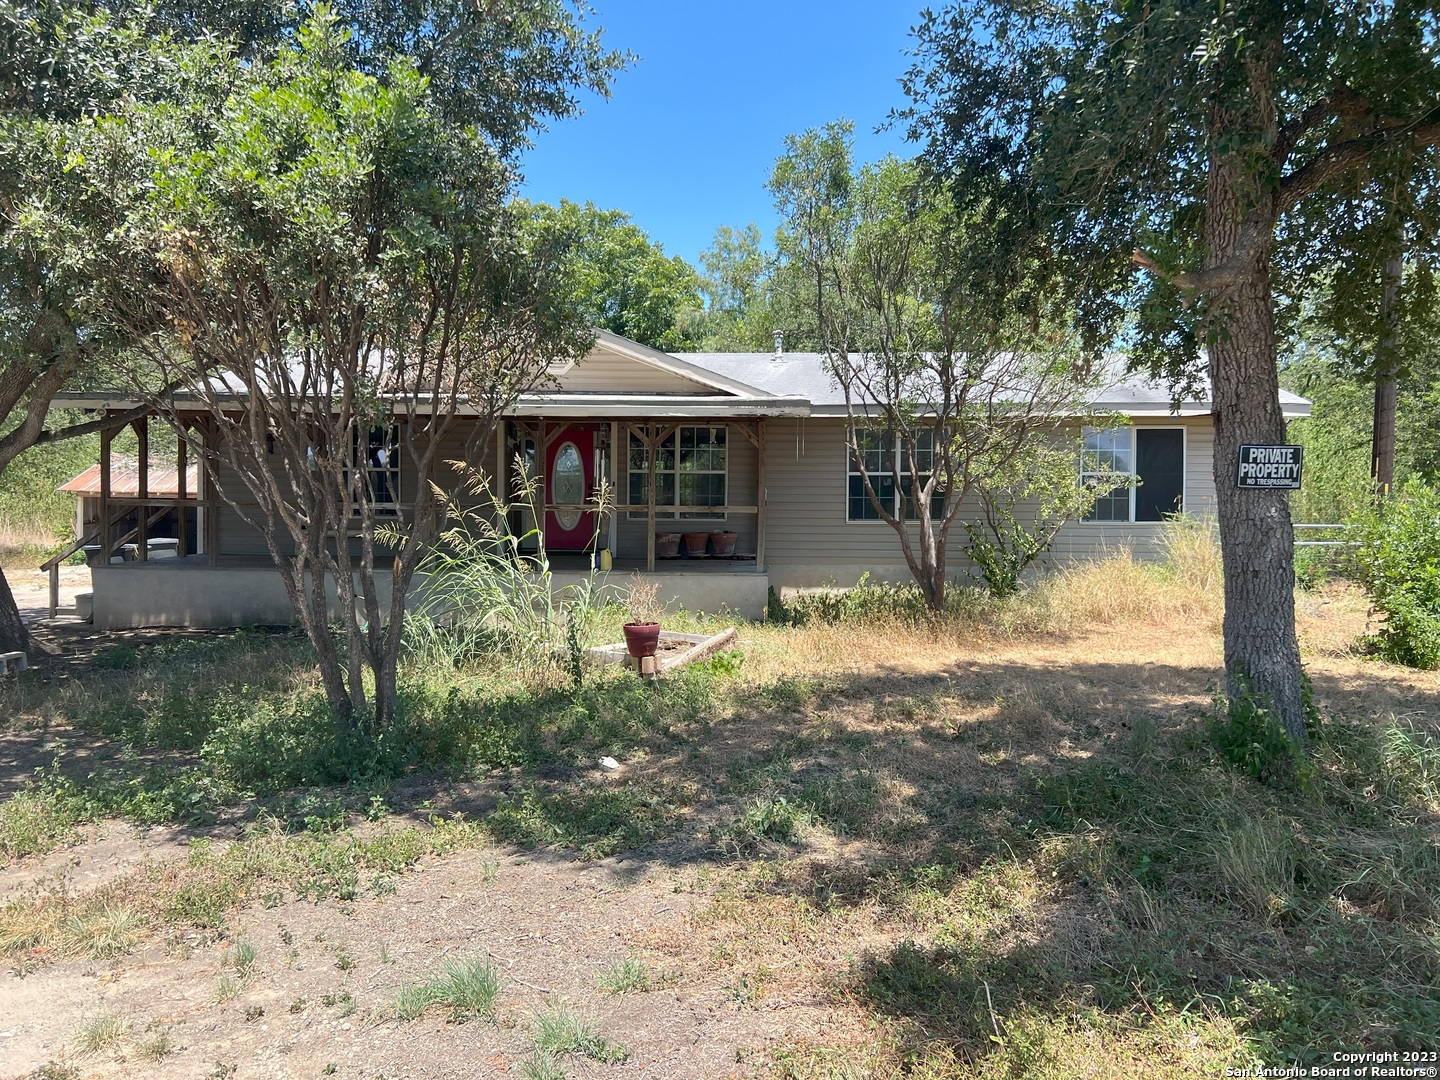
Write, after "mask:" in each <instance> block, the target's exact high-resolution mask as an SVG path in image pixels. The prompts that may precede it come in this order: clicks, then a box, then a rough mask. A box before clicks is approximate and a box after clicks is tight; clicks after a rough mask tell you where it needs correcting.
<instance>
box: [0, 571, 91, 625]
mask: <svg viewBox="0 0 1440 1080" xmlns="http://www.w3.org/2000/svg"><path fill="white" fill-rule="evenodd" d="M5 578H6V580H7V581H9V582H10V591H11V593H13V594H14V596H15V604H16V606H17V607H19V608H20V617H21V618H22V619H24V620H25V621H26V622H27V623H31V624H33V623H35V622H38V621H39V620H40V619H43V618H45V617H46V616H47V615H49V613H50V578H49V575H48V574H46V573H45V571H43V570H15V569H11V570H6V571H5ZM89 591H90V568H89V567H88V566H62V567H60V610H61V611H62V612H64V611H67V610H69V611H73V610H75V594H76V593H82V592H89Z"/></svg>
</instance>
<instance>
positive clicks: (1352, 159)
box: [1275, 106, 1440, 217]
mask: <svg viewBox="0 0 1440 1080" xmlns="http://www.w3.org/2000/svg"><path fill="white" fill-rule="evenodd" d="M1401 142H1409V143H1411V144H1412V145H1414V146H1416V147H1423V146H1434V145H1435V144H1436V143H1440V106H1437V107H1436V108H1434V109H1431V110H1430V111H1429V112H1427V113H1426V114H1425V115H1424V116H1421V117H1417V118H1416V119H1414V120H1412V121H1411V122H1410V123H1408V124H1393V125H1391V126H1389V127H1382V128H1377V129H1375V130H1373V131H1369V132H1366V133H1365V134H1364V135H1358V136H1356V137H1355V138H1353V139H1347V140H1346V141H1345V142H1341V143H1336V144H1334V145H1333V146H1327V147H1326V148H1325V149H1324V150H1321V151H1320V152H1319V153H1318V154H1316V155H1315V156H1314V157H1312V158H1311V159H1310V160H1309V161H1307V162H1306V163H1305V164H1304V165H1302V166H1300V167H1299V168H1297V169H1295V170H1294V171H1293V172H1291V173H1289V174H1288V175H1286V176H1284V177H1282V178H1281V180H1280V190H1279V196H1278V199H1277V201H1276V208H1275V212H1276V216H1277V217H1278V216H1279V215H1280V214H1283V213H1284V212H1285V211H1286V210H1288V209H1290V208H1291V207H1292V206H1294V205H1295V204H1296V203H1298V202H1299V201H1300V200H1301V199H1303V198H1305V196H1307V195H1310V194H1312V193H1313V192H1315V191H1317V190H1318V189H1320V188H1321V187H1323V186H1324V185H1325V184H1326V183H1328V182H1329V181H1330V180H1333V179H1334V178H1335V177H1337V176H1339V175H1340V174H1341V173H1343V172H1345V171H1346V170H1347V169H1350V168H1353V167H1354V166H1356V165H1358V164H1360V163H1361V162H1362V161H1364V160H1365V159H1366V158H1368V157H1369V156H1370V155H1371V154H1373V153H1375V152H1376V151H1377V150H1380V149H1381V148H1383V147H1385V146H1390V145H1394V144H1396V143H1401Z"/></svg>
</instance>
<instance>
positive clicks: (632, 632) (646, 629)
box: [621, 622, 660, 659]
mask: <svg viewBox="0 0 1440 1080" xmlns="http://www.w3.org/2000/svg"><path fill="white" fill-rule="evenodd" d="M621 629H622V630H623V631H624V632H625V651H626V652H628V653H629V654H630V655H631V656H633V657H635V658H636V659H639V658H641V657H645V656H654V655H655V650H656V649H657V648H658V647H659V645H660V624H659V623H658V622H643V623H626V624H625V625H624V626H623V627H621Z"/></svg>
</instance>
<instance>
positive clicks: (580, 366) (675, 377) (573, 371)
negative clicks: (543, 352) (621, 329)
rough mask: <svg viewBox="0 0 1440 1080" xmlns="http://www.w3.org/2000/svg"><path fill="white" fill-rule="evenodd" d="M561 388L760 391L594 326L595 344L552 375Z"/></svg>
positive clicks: (740, 393)
mask: <svg viewBox="0 0 1440 1080" xmlns="http://www.w3.org/2000/svg"><path fill="white" fill-rule="evenodd" d="M556 384H557V387H556V388H557V389H558V390H559V391H560V392H561V393H577V394H612V395H613V394H688V395H704V396H708V397H713V396H715V395H716V394H719V395H721V396H733V397H739V398H752V397H765V396H767V395H766V394H765V393H764V392H763V391H761V390H759V389H757V388H756V387H754V386H751V385H749V384H747V383H745V382H742V381H741V380H739V379H736V378H734V377H733V376H730V375H728V374H725V373H723V372H717V371H713V370H711V369H709V368H706V367H702V366H700V365H698V364H692V363H690V362H689V361H688V360H685V359H683V358H681V357H676V356H671V355H670V354H668V353H663V352H661V351H660V350H658V349H652V348H650V347H649V346H646V345H641V344H640V343H639V342H635V341H631V340H629V339H628V338H623V337H621V336H620V335H618V334H612V333H610V332H609V331H608V330H596V331H595V345H594V347H593V348H591V350H590V352H589V353H587V354H586V355H585V356H584V357H583V358H582V359H580V360H577V361H576V362H575V363H574V364H572V365H570V366H569V367H568V368H566V369H564V370H562V371H560V372H558V373H557V375H556Z"/></svg>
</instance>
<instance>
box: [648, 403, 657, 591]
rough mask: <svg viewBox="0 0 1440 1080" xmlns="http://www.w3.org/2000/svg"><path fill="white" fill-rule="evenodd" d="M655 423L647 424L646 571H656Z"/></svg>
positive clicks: (650, 572)
mask: <svg viewBox="0 0 1440 1080" xmlns="http://www.w3.org/2000/svg"><path fill="white" fill-rule="evenodd" d="M652 428H653V425H650V424H647V425H645V435H646V450H645V463H646V465H647V466H648V467H649V468H648V475H647V476H646V479H645V572H646V573H647V574H653V573H654V572H655V458H656V457H657V456H659V453H660V440H659V439H657V438H655V437H654V435H655V432H654V430H652Z"/></svg>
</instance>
